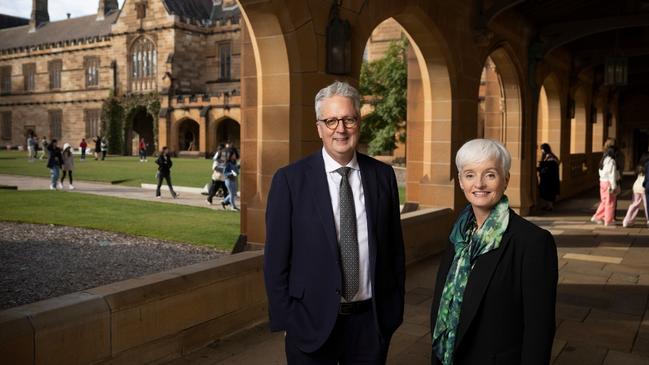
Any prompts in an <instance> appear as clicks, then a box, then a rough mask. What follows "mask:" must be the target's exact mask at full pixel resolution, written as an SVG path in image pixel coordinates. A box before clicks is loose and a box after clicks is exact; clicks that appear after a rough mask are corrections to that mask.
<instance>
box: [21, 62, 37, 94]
mask: <svg viewBox="0 0 649 365" xmlns="http://www.w3.org/2000/svg"><path fill="white" fill-rule="evenodd" d="M23 83H24V85H25V91H34V88H35V87H36V64H35V63H26V64H24V65H23Z"/></svg>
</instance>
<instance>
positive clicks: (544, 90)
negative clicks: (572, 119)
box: [536, 75, 562, 161]
mask: <svg viewBox="0 0 649 365" xmlns="http://www.w3.org/2000/svg"><path fill="white" fill-rule="evenodd" d="M560 95H561V93H560V89H559V81H558V79H557V78H556V76H554V75H549V76H548V77H546V78H545V80H544V81H543V85H542V86H541V90H540V91H539V105H538V113H537V122H536V123H537V124H536V127H537V134H536V143H537V161H538V158H540V156H541V152H540V150H539V147H540V146H541V144H543V143H548V144H549V145H550V147H551V148H552V152H554V154H555V155H557V156H561V115H562V114H561V97H560Z"/></svg>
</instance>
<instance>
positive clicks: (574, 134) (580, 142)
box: [570, 87, 586, 155]
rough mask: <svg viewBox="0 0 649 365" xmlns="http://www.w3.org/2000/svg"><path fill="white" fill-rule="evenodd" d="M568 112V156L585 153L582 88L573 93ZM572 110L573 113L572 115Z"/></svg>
mask: <svg viewBox="0 0 649 365" xmlns="http://www.w3.org/2000/svg"><path fill="white" fill-rule="evenodd" d="M572 103H573V104H572V105H570V108H573V109H572V110H571V111H570V117H571V118H570V154H573V155H574V154H583V153H586V93H585V91H584V88H583V87H580V88H578V89H577V91H575V97H574V99H573V100H572ZM573 110H574V113H573Z"/></svg>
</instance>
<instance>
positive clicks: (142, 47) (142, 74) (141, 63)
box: [130, 37, 157, 91]
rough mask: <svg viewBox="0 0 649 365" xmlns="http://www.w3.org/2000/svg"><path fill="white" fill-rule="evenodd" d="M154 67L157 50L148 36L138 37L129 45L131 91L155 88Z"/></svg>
mask: <svg viewBox="0 0 649 365" xmlns="http://www.w3.org/2000/svg"><path fill="white" fill-rule="evenodd" d="M156 69H157V52H156V49H155V45H154V44H153V42H151V41H150V40H149V39H148V38H145V37H141V38H139V39H138V40H136V41H135V43H133V46H132V47H131V57H130V76H131V91H145V90H153V89H155V88H156Z"/></svg>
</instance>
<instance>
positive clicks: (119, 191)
mask: <svg viewBox="0 0 649 365" xmlns="http://www.w3.org/2000/svg"><path fill="white" fill-rule="evenodd" d="M0 185H5V186H16V187H18V190H46V189H49V186H50V179H49V178H42V177H32V176H16V175H0ZM74 188H75V189H74V190H68V184H67V183H66V184H65V189H64V190H63V191H65V192H74V193H85V194H95V195H103V196H113V197H117V198H126V199H137V200H147V201H156V202H162V203H171V204H181V205H191V206H196V207H204V208H206V207H207V208H210V207H211V208H212V209H223V208H222V207H221V200H222V199H221V198H217V197H214V205H212V206H210V205H208V204H207V203H206V199H207V197H206V196H205V195H201V194H197V193H193V192H183V191H182V188H176V190H178V191H180V195H179V197H178V199H173V198H172V197H171V195H170V194H169V191H168V190H165V189H167V187H166V185H165V186H163V190H162V193H161V196H162V197H161V198H160V199H157V198H156V197H155V190H150V189H143V188H140V187H134V186H124V185H112V184H108V183H101V182H89V181H75V182H74ZM59 191H61V190H59Z"/></svg>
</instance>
